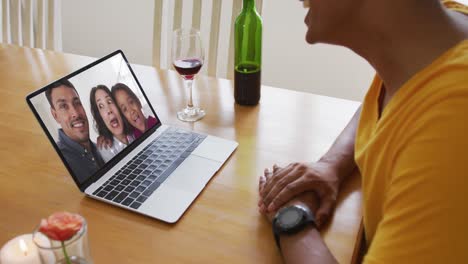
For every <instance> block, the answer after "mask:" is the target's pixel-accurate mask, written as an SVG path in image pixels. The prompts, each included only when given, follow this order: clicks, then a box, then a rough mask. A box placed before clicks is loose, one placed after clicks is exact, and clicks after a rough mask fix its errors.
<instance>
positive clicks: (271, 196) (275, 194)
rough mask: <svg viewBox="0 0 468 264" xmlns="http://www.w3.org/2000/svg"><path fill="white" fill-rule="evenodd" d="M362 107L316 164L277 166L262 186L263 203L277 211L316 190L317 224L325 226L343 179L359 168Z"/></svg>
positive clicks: (269, 209) (269, 208)
mask: <svg viewBox="0 0 468 264" xmlns="http://www.w3.org/2000/svg"><path fill="white" fill-rule="evenodd" d="M360 113H361V108H360V107H359V108H358V110H357V111H356V113H355V114H354V116H353V118H352V119H351V121H350V122H349V123H348V125H347V126H346V127H345V128H344V130H343V131H342V132H341V134H340V135H339V136H338V138H337V139H336V140H335V142H334V143H333V145H332V146H331V148H330V149H329V150H328V152H327V153H326V154H325V155H323V157H322V158H321V159H320V160H319V161H317V162H313V163H292V164H289V165H288V166H286V167H284V168H280V167H278V166H276V165H274V166H273V174H272V176H271V177H270V178H269V179H268V180H266V182H265V187H264V188H263V189H262V191H261V193H260V196H261V197H262V199H261V201H260V202H259V206H261V205H262V203H263V206H264V207H265V209H266V210H268V211H270V212H271V211H277V210H278V208H280V207H281V206H283V205H284V204H285V203H286V202H288V201H290V200H291V199H292V198H294V197H296V196H298V195H300V194H301V193H303V192H314V193H315V194H316V195H317V196H318V198H319V208H318V210H317V213H316V219H317V224H318V225H319V226H320V225H323V224H324V223H325V222H326V221H327V219H328V218H329V216H330V214H331V212H332V210H333V208H334V206H335V203H336V199H337V195H338V191H339V187H340V184H341V182H342V181H343V180H344V179H345V178H346V177H347V176H348V175H350V174H351V173H352V172H353V170H354V169H355V168H356V163H355V161H354V143H355V137H356V132H357V127H358V124H359V116H360Z"/></svg>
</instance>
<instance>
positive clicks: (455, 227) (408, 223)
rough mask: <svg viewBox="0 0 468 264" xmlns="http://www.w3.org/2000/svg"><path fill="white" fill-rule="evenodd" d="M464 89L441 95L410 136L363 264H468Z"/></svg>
mask: <svg viewBox="0 0 468 264" xmlns="http://www.w3.org/2000/svg"><path fill="white" fill-rule="evenodd" d="M467 74H468V73H467ZM467 85H468V83H467ZM466 90H467V89H460V90H459V92H460V93H457V90H451V92H450V93H446V94H445V95H444V96H441V97H440V99H441V101H440V103H438V104H435V105H433V106H432V107H431V109H426V110H428V111H424V114H423V115H422V116H419V117H418V118H417V119H416V118H415V120H414V123H413V126H412V129H411V130H410V131H406V133H405V135H406V136H405V137H403V138H402V141H401V142H400V143H401V144H400V146H399V149H398V150H399V155H397V159H396V160H394V161H392V163H393V167H394V170H393V173H392V175H391V177H390V178H389V179H388V181H389V182H388V185H387V188H388V189H387V190H386V195H385V198H384V206H383V212H382V214H383V219H382V221H381V222H380V223H379V224H378V226H377V230H376V233H375V236H374V239H373V241H372V244H371V246H370V248H369V250H368V253H367V255H366V257H365V259H364V263H413V264H416V263H467V262H465V261H467V260H468V245H467V244H466V243H464V242H465V241H466V239H467V237H468V199H467V198H466V193H467V191H468V158H467V157H468V129H467V127H468V104H467V100H466V98H467V94H466ZM421 99H423V98H421ZM422 105H424V103H422ZM418 110H421V109H418Z"/></svg>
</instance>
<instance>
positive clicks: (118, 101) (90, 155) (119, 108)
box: [28, 51, 160, 186]
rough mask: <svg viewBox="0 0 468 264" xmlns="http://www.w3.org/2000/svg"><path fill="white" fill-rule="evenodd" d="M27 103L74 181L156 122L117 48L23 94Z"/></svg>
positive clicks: (135, 141) (88, 174)
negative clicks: (31, 91) (28, 93)
mask: <svg viewBox="0 0 468 264" xmlns="http://www.w3.org/2000/svg"><path fill="white" fill-rule="evenodd" d="M28 103H29V105H30V106H31V108H32V110H33V111H34V112H35V114H36V117H37V118H38V119H39V121H40V123H41V125H42V127H43V128H44V129H45V130H46V132H47V133H48V136H49V138H50V139H51V141H53V144H54V147H55V149H56V150H57V152H58V153H59V155H60V156H61V158H62V160H63V161H64V163H65V164H66V166H67V168H68V170H69V171H70V173H71V174H72V176H73V178H74V179H75V182H77V184H78V185H79V186H80V185H81V184H83V183H85V182H86V181H87V180H88V179H90V178H91V177H92V176H93V175H96V174H97V173H98V172H100V171H101V169H102V168H105V167H106V164H108V163H110V162H112V161H113V160H116V159H117V158H116V157H119V156H123V154H122V153H123V150H124V149H126V148H128V147H130V146H132V145H136V144H138V142H141V141H142V139H143V138H144V137H145V132H147V131H149V130H150V128H152V127H155V126H158V125H160V121H159V120H158V117H157V116H156V113H155V112H154V110H153V108H152V106H151V105H150V104H149V102H148V100H147V98H146V95H145V94H144V92H143V90H142V89H141V87H140V85H139V83H138V80H137V79H136V78H135V75H134V74H133V72H132V70H131V68H130V67H129V65H128V62H127V61H126V59H125V57H124V56H123V53H122V52H120V51H117V52H114V53H112V54H110V55H108V56H106V57H104V58H103V59H100V60H98V61H97V62H94V63H92V64H90V65H88V66H86V67H84V68H83V69H80V70H78V71H77V72H75V73H72V74H70V75H68V76H66V77H64V78H62V79H60V80H58V81H56V82H54V83H52V84H49V85H48V86H46V87H44V88H42V89H41V90H39V91H37V92H35V93H33V94H31V95H29V96H28ZM139 139H140V140H139ZM119 153H121V154H122V155H119ZM101 173H102V171H101Z"/></svg>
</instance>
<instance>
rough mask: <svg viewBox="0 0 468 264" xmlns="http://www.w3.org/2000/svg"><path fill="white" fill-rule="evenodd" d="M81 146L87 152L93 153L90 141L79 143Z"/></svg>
mask: <svg viewBox="0 0 468 264" xmlns="http://www.w3.org/2000/svg"><path fill="white" fill-rule="evenodd" d="M79 144H80V145H81V146H82V147H83V148H85V149H86V150H87V151H89V152H91V142H89V140H87V141H86V142H79Z"/></svg>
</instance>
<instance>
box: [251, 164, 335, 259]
mask: <svg viewBox="0 0 468 264" xmlns="http://www.w3.org/2000/svg"><path fill="white" fill-rule="evenodd" d="M269 177H271V173H270V172H269V171H268V170H265V175H264V176H262V177H260V183H259V192H260V193H261V192H262V190H263V188H264V187H265V183H266V181H267V180H268V179H269ZM261 198H262V197H261V196H260V199H261ZM293 204H297V205H303V206H307V207H308V208H309V209H311V210H312V211H313V212H314V211H316V210H317V207H318V203H317V197H316V196H315V194H314V193H312V192H305V193H302V194H300V195H299V196H297V197H294V198H293V199H292V200H291V201H289V202H288V203H287V204H286V205H285V206H289V205H293ZM259 210H260V212H262V213H263V214H264V215H265V216H266V218H267V219H268V220H269V221H270V223H271V222H272V220H273V218H274V215H275V214H276V211H273V212H268V211H266V210H265V208H264V207H262V206H260V208H259ZM280 247H281V253H282V255H283V259H284V262H285V263H294V264H296V263H297V264H298V263H310V262H311V260H313V261H314V263H338V262H337V261H336V259H335V258H334V257H333V255H332V254H331V252H330V250H329V249H328V247H327V246H326V245H325V242H324V241H323V239H322V237H321V236H320V232H319V231H318V230H317V228H316V227H314V226H312V225H309V226H308V227H306V228H305V229H303V230H301V231H300V232H298V233H296V234H293V235H282V236H281V237H280Z"/></svg>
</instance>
